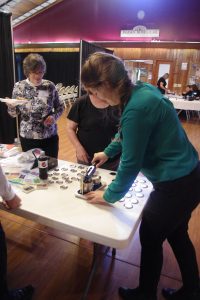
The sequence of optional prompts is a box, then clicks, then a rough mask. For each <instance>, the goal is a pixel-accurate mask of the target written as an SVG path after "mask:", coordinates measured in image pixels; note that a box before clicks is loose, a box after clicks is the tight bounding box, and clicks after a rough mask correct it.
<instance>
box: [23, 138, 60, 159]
mask: <svg viewBox="0 0 200 300" xmlns="http://www.w3.org/2000/svg"><path fill="white" fill-rule="evenodd" d="M20 142H21V146H22V150H23V151H24V152H25V151H28V150H31V149H34V148H40V149H42V150H43V151H45V154H46V155H48V156H51V157H55V158H58V149H59V147H58V146H59V138H58V135H54V136H52V137H51V138H48V139H42V140H36V139H26V138H23V137H20Z"/></svg>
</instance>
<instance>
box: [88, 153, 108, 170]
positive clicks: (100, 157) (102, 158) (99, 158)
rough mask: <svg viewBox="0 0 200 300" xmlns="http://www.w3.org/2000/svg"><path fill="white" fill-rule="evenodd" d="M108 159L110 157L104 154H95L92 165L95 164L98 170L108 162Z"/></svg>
mask: <svg viewBox="0 0 200 300" xmlns="http://www.w3.org/2000/svg"><path fill="white" fill-rule="evenodd" d="M108 158H109V157H108V156H107V155H106V154H105V153H104V152H97V153H95V154H94V157H93V160H92V163H93V164H94V163H95V164H96V167H97V168H98V167H100V166H101V165H103V164H104V163H105V162H106V161H107V160H108Z"/></svg>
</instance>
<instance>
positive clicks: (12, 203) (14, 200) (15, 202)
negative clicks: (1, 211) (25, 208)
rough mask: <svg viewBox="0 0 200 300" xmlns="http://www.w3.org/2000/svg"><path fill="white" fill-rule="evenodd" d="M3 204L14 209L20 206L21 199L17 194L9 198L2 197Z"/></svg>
mask: <svg viewBox="0 0 200 300" xmlns="http://www.w3.org/2000/svg"><path fill="white" fill-rule="evenodd" d="M3 205H4V206H5V208H7V209H15V208H18V207H20V206H21V199H20V198H19V196H17V195H15V196H14V197H13V198H12V199H11V200H5V199H4V201H3Z"/></svg>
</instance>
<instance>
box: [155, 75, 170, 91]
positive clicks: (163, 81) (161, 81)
mask: <svg viewBox="0 0 200 300" xmlns="http://www.w3.org/2000/svg"><path fill="white" fill-rule="evenodd" d="M168 78H169V74H168V73H165V74H164V75H163V76H162V77H160V78H159V80H158V82H157V87H158V89H159V91H160V92H161V94H165V93H167V92H168V89H167V88H166V85H167V82H166V79H168Z"/></svg>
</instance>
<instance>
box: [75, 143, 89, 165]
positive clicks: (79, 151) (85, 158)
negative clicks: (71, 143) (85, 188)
mask: <svg viewBox="0 0 200 300" xmlns="http://www.w3.org/2000/svg"><path fill="white" fill-rule="evenodd" d="M76 157H77V160H78V161H81V162H84V163H86V164H88V163H89V155H88V154H87V152H86V151H85V149H84V148H83V147H82V146H81V147H77V148H76Z"/></svg>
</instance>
